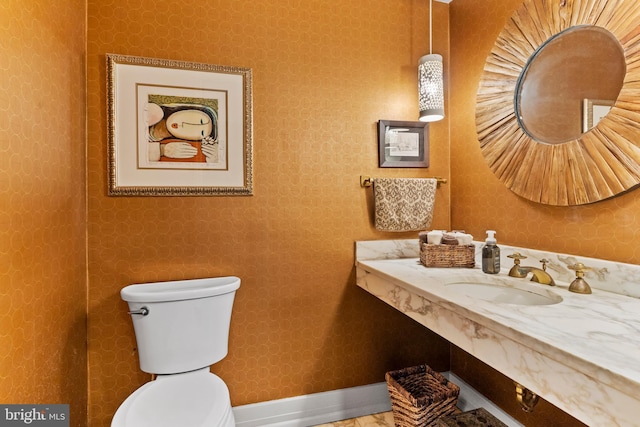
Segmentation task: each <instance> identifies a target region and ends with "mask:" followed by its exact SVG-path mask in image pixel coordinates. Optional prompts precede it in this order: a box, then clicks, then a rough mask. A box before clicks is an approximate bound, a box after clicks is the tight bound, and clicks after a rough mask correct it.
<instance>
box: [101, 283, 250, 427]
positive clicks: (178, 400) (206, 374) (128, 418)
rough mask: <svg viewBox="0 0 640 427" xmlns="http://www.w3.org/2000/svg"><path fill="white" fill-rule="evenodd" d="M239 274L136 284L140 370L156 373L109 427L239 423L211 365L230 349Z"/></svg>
mask: <svg viewBox="0 0 640 427" xmlns="http://www.w3.org/2000/svg"><path fill="white" fill-rule="evenodd" d="M239 286H240V279H238V278H237V277H219V278H212V279H196V280H184V281H175V282H158V283H147V284H136V285H130V286H127V287H125V288H123V289H122V291H121V296H122V298H123V299H124V300H125V301H127V303H128V304H129V310H130V314H131V317H132V320H133V325H134V330H135V334H136V341H137V344H138V356H139V362H140V368H141V369H142V370H143V371H145V372H149V373H153V374H158V375H157V377H156V379H155V380H154V381H150V382H148V383H146V384H144V385H142V386H141V387H140V388H138V389H137V390H136V391H134V392H133V393H132V394H131V395H130V396H129V397H128V398H127V399H126V400H125V401H124V402H123V403H122V404H121V405H120V407H119V408H118V410H117V411H116V413H115V415H114V417H113V419H112V421H111V427H205V426H206V427H233V426H235V420H234V417H233V412H232V409H231V402H230V399H229V390H228V388H227V386H226V385H225V383H224V382H223V381H222V379H220V378H219V377H217V376H216V375H214V374H212V373H211V372H210V371H209V366H210V365H212V364H214V363H216V362H218V361H220V360H222V359H223V358H224V357H225V356H226V354H227V345H228V337H229V324H230V321H231V308H232V305H233V299H234V296H235V292H236V290H237V289H238V288H239Z"/></svg>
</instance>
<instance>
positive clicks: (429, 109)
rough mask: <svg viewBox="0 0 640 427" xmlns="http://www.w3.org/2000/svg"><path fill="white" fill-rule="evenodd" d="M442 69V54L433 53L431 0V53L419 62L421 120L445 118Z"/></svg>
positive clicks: (431, 0) (430, 7)
mask: <svg viewBox="0 0 640 427" xmlns="http://www.w3.org/2000/svg"><path fill="white" fill-rule="evenodd" d="M442 70H443V67H442V56H440V55H438V54H435V53H433V0H429V55H424V56H423V57H422V58H420V61H419V62H418V103H419V106H420V121H421V122H435V121H437V120H442V119H443V118H444V88H443V86H444V85H443V82H442Z"/></svg>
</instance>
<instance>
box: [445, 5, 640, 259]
mask: <svg viewBox="0 0 640 427" xmlns="http://www.w3.org/2000/svg"><path fill="white" fill-rule="evenodd" d="M519 5H520V0H508V1H507V0H486V1H482V2H477V1H473V0H455V1H454V2H452V3H451V6H450V14H451V51H452V52H455V55H452V63H451V86H452V88H453V90H452V91H451V93H452V96H451V106H450V111H451V114H450V117H451V120H452V127H451V158H452V161H451V181H452V185H451V190H452V196H451V212H452V214H451V215H452V220H451V221H452V227H453V228H462V229H466V230H467V231H468V232H471V233H473V234H474V235H475V236H478V237H479V238H481V239H483V238H484V236H485V233H484V232H485V230H486V229H494V230H497V236H496V237H497V239H498V245H499V244H500V242H502V243H505V244H507V243H508V244H512V245H518V246H525V247H531V248H535V249H541V250H550V251H554V252H564V253H570V254H577V255H583V256H591V257H597V258H605V259H610V260H614V261H622V262H628V263H638V262H640V246H638V245H637V244H636V242H637V240H638V238H640V227H639V226H638V225H640V217H638V212H639V211H640V209H639V208H640V192H639V191H632V192H629V193H627V194H624V195H622V196H619V197H616V198H614V199H610V200H606V201H603V202H599V203H595V204H592V205H587V206H577V207H552V206H544V205H539V204H536V203H532V202H529V201H527V200H524V199H522V198H520V197H518V196H516V195H515V194H514V193H512V192H511V191H509V190H507V189H506V188H505V187H504V186H503V185H502V183H501V182H500V181H498V179H497V178H496V177H495V176H494V175H493V173H492V172H491V171H490V170H489V167H488V166H487V164H486V162H485V160H484V158H483V157H482V155H481V153H480V148H479V146H478V138H477V135H476V131H475V96H476V91H477V89H478V83H479V81H480V77H481V75H482V70H483V67H484V63H485V60H486V57H487V55H488V53H489V51H490V50H491V48H492V46H493V42H494V40H495V38H496V37H497V35H498V34H499V32H500V31H501V30H502V27H503V25H504V23H505V22H506V20H507V19H509V17H510V16H511V14H512V13H513V12H514V11H515V10H516V8H517V7H518V6H519Z"/></svg>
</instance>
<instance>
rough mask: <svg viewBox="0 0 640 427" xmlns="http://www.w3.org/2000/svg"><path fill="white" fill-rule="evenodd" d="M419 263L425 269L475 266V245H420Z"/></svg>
mask: <svg viewBox="0 0 640 427" xmlns="http://www.w3.org/2000/svg"><path fill="white" fill-rule="evenodd" d="M420 263H421V264H422V265H424V266H425V267H464V268H473V267H475V265H476V247H475V245H473V244H471V245H431V244H429V243H422V244H421V245H420Z"/></svg>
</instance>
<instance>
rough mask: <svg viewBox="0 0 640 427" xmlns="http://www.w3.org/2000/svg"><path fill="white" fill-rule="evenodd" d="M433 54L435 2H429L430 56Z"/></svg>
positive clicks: (431, 0) (430, 0)
mask: <svg viewBox="0 0 640 427" xmlns="http://www.w3.org/2000/svg"><path fill="white" fill-rule="evenodd" d="M432 53H433V0H429V54H430V55H431V54H432Z"/></svg>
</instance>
